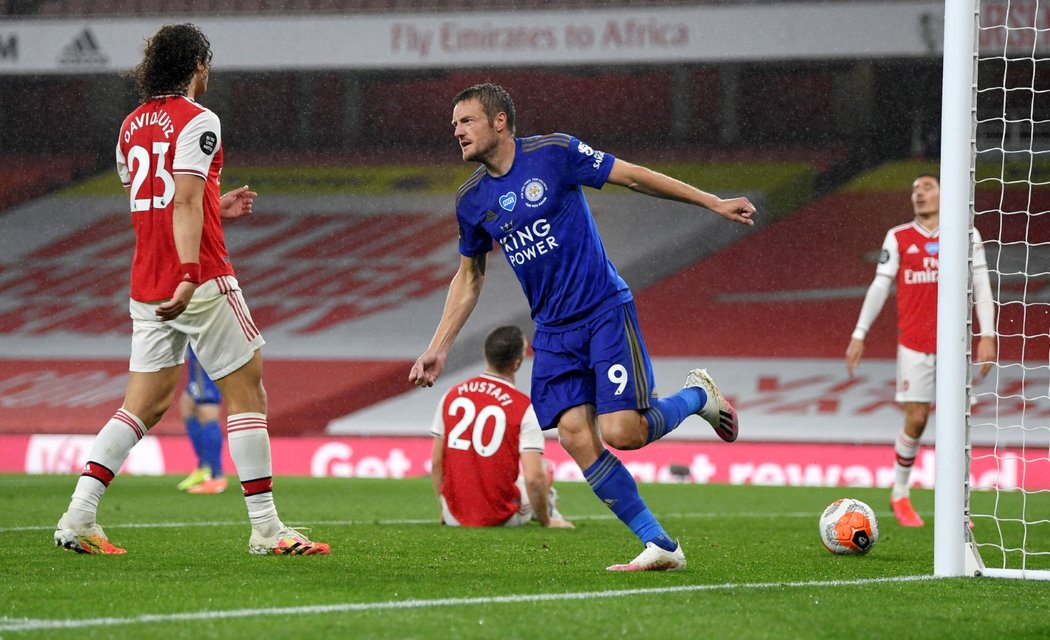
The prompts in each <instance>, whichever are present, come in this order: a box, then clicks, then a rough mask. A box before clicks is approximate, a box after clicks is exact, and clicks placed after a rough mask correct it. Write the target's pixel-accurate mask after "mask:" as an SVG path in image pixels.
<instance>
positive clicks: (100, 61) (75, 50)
mask: <svg viewBox="0 0 1050 640" xmlns="http://www.w3.org/2000/svg"><path fill="white" fill-rule="evenodd" d="M58 63H59V64H60V65H64V66H77V67H106V66H109V56H107V55H106V54H105V53H103V52H102V47H100V46H99V44H98V40H97V39H96V38H95V34H94V33H92V32H91V29H84V30H83V31H81V32H80V33H79V34H77V36H76V37H75V38H73V42H70V43H69V44H67V45H66V46H65V47H64V48H63V49H62V54H61V55H59V57H58Z"/></svg>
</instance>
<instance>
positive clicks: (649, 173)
mask: <svg viewBox="0 0 1050 640" xmlns="http://www.w3.org/2000/svg"><path fill="white" fill-rule="evenodd" d="M607 182H611V183H612V184H618V185H620V186H621V187H627V188H628V189H631V190H632V191H637V192H638V193H644V194H646V195H649V196H654V197H657V198H664V199H666V200H675V201H677V202H684V203H686V204H694V205H696V206H698V207H704V208H706V209H710V210H711V211H714V212H715V213H717V214H718V215H720V216H722V217H723V218H726V219H728V220H732V221H734V222H739V223H741V224H747V225H753V224H755V221H754V220H753V219H752V218H753V217H754V215H755V205H753V204H751V202H750V201H749V200H748V199H747V198H743V197H740V198H729V199H728V200H725V199H722V198H719V197H718V196H716V195H714V194H711V193H707V192H706V191H701V190H700V189H697V188H696V187H694V186H692V185H689V184H686V183H684V182H682V181H681V180H678V179H676V178H672V177H670V176H667V175H664V174H662V173H659V172H657V171H653V170H652V169H647V168H646V167H643V166H640V165H637V164H631V163H630V162H627V161H625V160H621V159H619V158H617V159H616V161H615V162H613V167H612V170H611V171H610V172H609V178H608V180H607Z"/></svg>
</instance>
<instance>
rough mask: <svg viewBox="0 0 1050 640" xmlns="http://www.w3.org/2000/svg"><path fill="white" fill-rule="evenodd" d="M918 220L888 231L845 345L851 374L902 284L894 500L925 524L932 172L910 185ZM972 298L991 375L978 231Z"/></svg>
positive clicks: (934, 200)
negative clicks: (917, 495)
mask: <svg viewBox="0 0 1050 640" xmlns="http://www.w3.org/2000/svg"><path fill="white" fill-rule="evenodd" d="M911 203H912V209H913V210H914V212H915V219H914V220H912V221H911V222H909V223H907V224H902V225H899V226H896V227H894V228H892V229H890V230H889V232H888V233H887V234H886V239H885V240H884V241H883V243H882V253H881V254H880V256H879V265H878V267H877V268H876V270H875V280H874V281H873V282H872V283H871V286H870V287H869V288H868V293H867V295H865V297H864V304H863V306H862V307H861V310H860V319H859V320H857V327H856V329H854V331H853V337H852V339H851V340H850V342H849V347H848V348H847V349H846V368H847V369H848V370H849V374H850V376H852V375H853V371H854V370H855V369H856V368H857V365H858V364H860V359H861V356H863V354H864V337H865V336H866V335H867V332H868V329H869V328H870V327H871V323H872V322H874V321H875V318H876V317H877V316H878V315H879V312H880V311H881V310H882V305H883V304H884V303H885V302H886V298H887V297H888V295H889V291H890V285H891V284H892V283H894V280H896V285H897V331H898V336H897V343H898V344H897V394H896V400H897V402H900V403H902V404H903V407H904V426H903V427H902V428H901V431H900V434H899V435H898V436H897V442H896V445H895V447H894V448H895V450H896V454H897V459H896V463H895V464H894V470H895V474H894V483H893V492H892V494H891V497H890V505H891V506H892V507H893V515H894V516H895V517H896V518H897V522H899V523H900V524H901V525H903V526H905V527H921V526H922V525H923V521H922V518H921V517H920V516H919V514H918V513H916V512H915V509H914V507H912V504H911V498H910V492H909V489H910V479H911V469H912V466H913V465H914V464H915V458H916V456H917V455H918V451H919V439H920V438H921V437H922V433H923V431H925V429H926V422H927V420H928V418H929V416H930V404H931V403H932V402H933V399H934V394H935V388H934V383H935V380H934V374H935V373H936V351H937V274H938V265H937V259H938V254H939V252H940V218H941V184H940V179H939V178H938V177H937V176H935V175H932V174H924V175H920V176H919V177H917V178H915V181H914V182H913V183H912V189H911ZM973 300H974V307H975V309H976V311H977V323H978V326H979V335H980V339H979V341H978V343H977V358H976V362H979V363H981V369H980V375H981V376H982V377H983V376H985V375H986V374H987V373H988V371H989V370H990V369H991V367H992V361H993V360H994V359H995V352H996V348H995V334H994V324H993V322H994V315H995V310H994V304H993V302H992V286H991V282H990V280H989V278H988V264H987V261H986V259H985V256H984V245H982V244H981V235H980V234H979V233H978V232H977V229H974V230H973Z"/></svg>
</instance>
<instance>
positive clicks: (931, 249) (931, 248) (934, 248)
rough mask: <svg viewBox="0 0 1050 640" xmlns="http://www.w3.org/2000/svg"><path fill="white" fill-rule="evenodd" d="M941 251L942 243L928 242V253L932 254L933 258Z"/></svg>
mask: <svg viewBox="0 0 1050 640" xmlns="http://www.w3.org/2000/svg"><path fill="white" fill-rule="evenodd" d="M940 250H941V243H940V242H936V241H934V242H927V243H926V253H928V254H930V255H931V256H935V255H937V252H938V251H940Z"/></svg>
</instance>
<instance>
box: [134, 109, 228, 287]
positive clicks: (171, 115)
mask: <svg viewBox="0 0 1050 640" xmlns="http://www.w3.org/2000/svg"><path fill="white" fill-rule="evenodd" d="M116 155H117V173H118V174H119V175H120V181H121V182H122V183H123V184H124V186H125V187H126V188H128V189H129V193H130V201H129V204H130V208H131V222H132V226H133V227H134V229H135V257H134V258H133V259H132V262H131V297H132V299H134V300H138V301H140V302H156V301H159V300H166V299H168V298H170V297H171V296H172V294H173V293H174V292H175V287H177V286H178V284H179V282H180V281H181V276H182V274H181V273H180V271H179V262H180V261H179V254H178V251H176V249H175V237H174V232H173V229H172V211H173V209H174V205H173V202H174V196H175V178H174V176H175V175H178V174H180V173H181V174H190V175H195V176H199V177H201V178H202V179H204V181H205V185H204V228H203V231H202V234H201V246H200V265H201V282H206V281H207V280H210V279H212V278H215V277H216V276H220V275H233V266H232V265H231V264H230V259H229V256H228V255H227V252H226V242H225V240H224V239H223V235H222V221H221V219H220V217H219V176H220V173H221V172H222V131H221V128H220V126H219V118H218V117H217V116H216V115H215V114H214V113H212V112H211V111H210V110H208V109H206V108H204V107H202V106H201V105H199V104H197V103H196V102H194V101H193V100H190V99H189V98H187V97H185V96H160V97H156V98H152V99H150V100H147V101H146V102H144V103H143V104H142V105H140V106H139V108H137V109H135V110H134V111H132V112H131V114H130V115H129V116H128V117H127V118H125V119H124V124H122V125H121V127H120V138H119V139H118V141H117V154H116Z"/></svg>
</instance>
